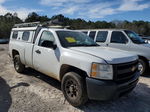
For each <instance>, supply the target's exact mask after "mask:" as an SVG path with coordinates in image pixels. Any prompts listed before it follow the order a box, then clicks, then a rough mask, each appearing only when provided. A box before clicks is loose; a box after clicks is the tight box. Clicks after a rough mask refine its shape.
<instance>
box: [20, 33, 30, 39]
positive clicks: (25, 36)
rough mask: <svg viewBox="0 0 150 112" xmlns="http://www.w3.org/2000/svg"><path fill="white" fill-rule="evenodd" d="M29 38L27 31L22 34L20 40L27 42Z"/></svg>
mask: <svg viewBox="0 0 150 112" xmlns="http://www.w3.org/2000/svg"><path fill="white" fill-rule="evenodd" d="M29 37H30V32H29V31H25V32H23V35H22V40H24V41H28V40H29Z"/></svg>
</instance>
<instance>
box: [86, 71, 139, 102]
mask: <svg viewBox="0 0 150 112" xmlns="http://www.w3.org/2000/svg"><path fill="white" fill-rule="evenodd" d="M139 76H140V74H139V73H138V72H137V73H136V75H135V77H134V78H132V79H131V80H129V81H128V82H126V83H123V84H117V83H116V82H114V81H104V80H97V79H92V78H89V77H87V78H86V84H87V94H88V97H89V99H92V100H102V101H106V100H113V99H117V98H119V97H121V96H123V95H125V94H128V93H129V92H131V91H132V90H133V89H134V88H135V87H136V85H137V83H138V79H139Z"/></svg>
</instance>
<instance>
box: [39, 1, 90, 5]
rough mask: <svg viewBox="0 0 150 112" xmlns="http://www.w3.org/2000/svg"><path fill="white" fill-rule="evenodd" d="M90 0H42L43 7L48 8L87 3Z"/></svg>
mask: <svg viewBox="0 0 150 112" xmlns="http://www.w3.org/2000/svg"><path fill="white" fill-rule="evenodd" d="M88 1H89V0H41V1H40V3H41V4H42V5H47V6H63V5H66V4H68V3H75V4H76V3H87V2H88Z"/></svg>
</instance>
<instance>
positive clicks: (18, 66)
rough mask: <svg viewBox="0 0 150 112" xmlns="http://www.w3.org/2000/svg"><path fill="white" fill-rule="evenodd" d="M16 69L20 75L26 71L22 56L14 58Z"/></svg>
mask: <svg viewBox="0 0 150 112" xmlns="http://www.w3.org/2000/svg"><path fill="white" fill-rule="evenodd" d="M14 68H15V70H16V71H17V72H18V73H22V72H23V71H24V70H25V65H24V64H22V63H21V61H20V56H19V55H15V56H14Z"/></svg>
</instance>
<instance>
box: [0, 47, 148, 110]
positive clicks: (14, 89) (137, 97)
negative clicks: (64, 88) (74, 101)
mask: <svg viewBox="0 0 150 112" xmlns="http://www.w3.org/2000/svg"><path fill="white" fill-rule="evenodd" d="M0 112H150V75H149V76H147V77H141V78H140V81H139V84H138V86H137V87H136V88H135V89H134V91H133V92H132V93H130V94H129V95H128V96H125V97H122V98H120V99H118V100H116V101H109V102H101V101H89V102H88V103H87V104H86V105H84V106H83V107H80V108H75V107H73V106H71V105H70V104H68V102H67V101H66V100H65V99H64V97H63V94H62V92H61V90H60V83H59V82H58V81H56V80H54V79H52V78H50V77H48V76H45V75H43V74H41V73H39V72H36V71H34V70H32V69H27V70H26V72H25V73H24V74H18V73H16V72H15V70H14V68H13V65H12V62H11V60H10V58H9V56H8V45H0Z"/></svg>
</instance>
